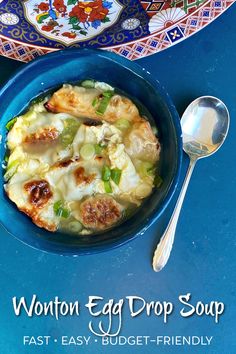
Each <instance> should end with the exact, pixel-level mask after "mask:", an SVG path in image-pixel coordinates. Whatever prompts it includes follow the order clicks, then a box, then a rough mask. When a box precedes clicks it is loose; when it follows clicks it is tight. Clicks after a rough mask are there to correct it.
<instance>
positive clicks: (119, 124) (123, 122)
mask: <svg viewBox="0 0 236 354" xmlns="http://www.w3.org/2000/svg"><path fill="white" fill-rule="evenodd" d="M115 126H116V128H118V129H120V130H126V129H129V128H130V122H129V121H128V119H125V118H120V119H118V120H117V121H116V122H115Z"/></svg>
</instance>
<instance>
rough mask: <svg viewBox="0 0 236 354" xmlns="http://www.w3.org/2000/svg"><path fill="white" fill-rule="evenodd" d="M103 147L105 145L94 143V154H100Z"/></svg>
mask: <svg viewBox="0 0 236 354" xmlns="http://www.w3.org/2000/svg"><path fill="white" fill-rule="evenodd" d="M105 147H106V146H105V145H101V144H95V145H94V149H95V153H96V155H101V154H102V152H103V150H104V149H105Z"/></svg>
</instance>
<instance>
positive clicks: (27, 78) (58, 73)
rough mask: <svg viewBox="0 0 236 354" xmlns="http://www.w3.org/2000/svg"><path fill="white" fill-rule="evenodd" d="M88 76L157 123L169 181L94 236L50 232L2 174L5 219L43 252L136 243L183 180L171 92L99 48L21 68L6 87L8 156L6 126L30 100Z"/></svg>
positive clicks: (0, 127) (1, 148) (0, 207)
mask: <svg viewBox="0 0 236 354" xmlns="http://www.w3.org/2000/svg"><path fill="white" fill-rule="evenodd" d="M87 78H93V79H95V80H98V81H105V82H107V83H109V84H110V85H112V86H114V87H117V88H119V89H121V90H123V91H125V92H126V93H127V94H128V95H131V96H133V97H135V98H136V99H137V100H138V101H140V102H141V103H142V104H143V105H144V106H145V107H146V108H147V109H148V110H149V112H150V113H151V115H152V116H153V118H154V120H155V121H156V124H157V127H158V131H159V135H160V141H161V145H162V152H161V161H160V175H161V176H162V178H163V181H164V182H163V184H162V186H161V188H160V189H159V190H155V191H154V192H153V193H152V195H151V196H150V197H149V198H147V200H146V201H145V202H144V203H143V204H142V206H141V207H140V208H139V210H138V211H137V213H136V214H135V215H133V217H131V218H130V219H128V220H127V221H125V222H124V223H123V224H121V225H119V226H117V227H115V228H113V229H111V230H109V231H106V232H103V233H100V234H97V235H93V236H80V237H78V236H77V237H75V236H70V235H66V234H62V233H57V232H56V233H50V232H48V231H46V230H43V229H40V228H39V227H37V226H35V225H34V224H33V223H32V221H31V220H30V219H29V218H28V217H26V216H25V215H24V214H23V213H21V212H20V211H18V209H17V208H16V206H15V205H14V204H13V203H12V202H11V201H10V200H9V199H8V198H7V196H6V195H5V192H4V189H3V184H4V180H3V173H1V174H0V179H1V182H0V185H1V188H0V222H1V223H2V225H3V226H4V227H5V228H6V230H7V231H8V232H9V233H11V234H12V235H14V236H15V237H16V238H17V239H18V240H20V241H22V242H24V243H25V244H27V245H30V246H32V247H34V248H36V249H40V250H43V251H48V252H53V253H59V254H63V255H70V254H71V255H81V254H89V253H94V252H100V251H105V250H108V249H111V248H113V247H117V246H119V245H121V244H124V243H125V242H127V241H130V240H131V239H133V238H134V237H135V236H138V235H140V234H141V233H143V232H144V231H145V230H147V229H148V228H149V227H150V225H152V224H153V223H154V222H156V221H157V220H158V219H159V217H160V215H161V214H162V212H163V210H164V209H165V208H166V206H167V204H168V203H169V201H170V199H171V198H172V196H173V194H174V191H175V189H176V187H177V185H178V183H179V175H180V167H181V162H182V140H181V128H180V122H179V116H178V113H177V111H176V109H175V107H174V105H173V103H172V101H171V99H170V97H169V96H168V94H167V93H166V92H165V90H164V89H163V88H162V86H161V85H160V83H159V82H158V81H156V80H155V79H154V78H153V77H152V74H151V73H149V72H147V71H145V69H143V68H141V67H140V66H139V65H137V64H135V63H133V62H130V61H128V60H127V59H125V58H122V57H120V56H118V55H116V54H113V53H110V52H105V51H99V50H90V49H84V50H78V49H72V50H71V49H69V50H64V51H57V52H55V53H52V54H48V55H46V56H43V57H40V58H37V59H36V60H34V61H32V62H30V63H29V64H27V65H25V66H24V67H23V68H21V69H20V70H19V71H18V72H17V73H16V74H15V75H14V76H13V77H12V78H11V79H10V80H9V81H8V82H7V84H6V85H5V86H4V87H3V88H2V89H1V91H0V102H1V121H0V134H1V136H2V140H1V144H0V154H1V160H2V161H3V159H4V155H5V138H6V134H7V132H6V128H5V125H6V123H7V121H9V120H10V119H11V118H12V117H14V116H17V115H19V113H20V112H22V111H23V110H24V109H26V108H27V106H28V104H29V102H30V101H31V100H32V99H33V98H35V97H37V96H39V95H40V94H42V93H43V92H45V91H48V90H51V89H53V88H55V87H56V88H57V87H59V86H60V85H61V84H62V83H65V82H71V83H73V82H76V81H78V80H83V79H87Z"/></svg>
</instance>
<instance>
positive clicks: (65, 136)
mask: <svg viewBox="0 0 236 354" xmlns="http://www.w3.org/2000/svg"><path fill="white" fill-rule="evenodd" d="M79 126H80V123H79V121H77V120H75V119H73V118H68V119H66V120H65V121H64V129H63V131H62V133H61V137H60V138H61V143H62V146H63V147H64V148H66V147H67V146H68V145H70V144H72V142H73V140H74V137H75V135H76V133H77V130H78V129H79Z"/></svg>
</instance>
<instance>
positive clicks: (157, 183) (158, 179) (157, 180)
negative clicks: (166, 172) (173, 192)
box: [154, 175, 163, 188]
mask: <svg viewBox="0 0 236 354" xmlns="http://www.w3.org/2000/svg"><path fill="white" fill-rule="evenodd" d="M162 183H163V179H162V178H161V177H160V176H159V175H156V176H155V178H154V185H155V186H156V187H157V188H160V187H161V185H162Z"/></svg>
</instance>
